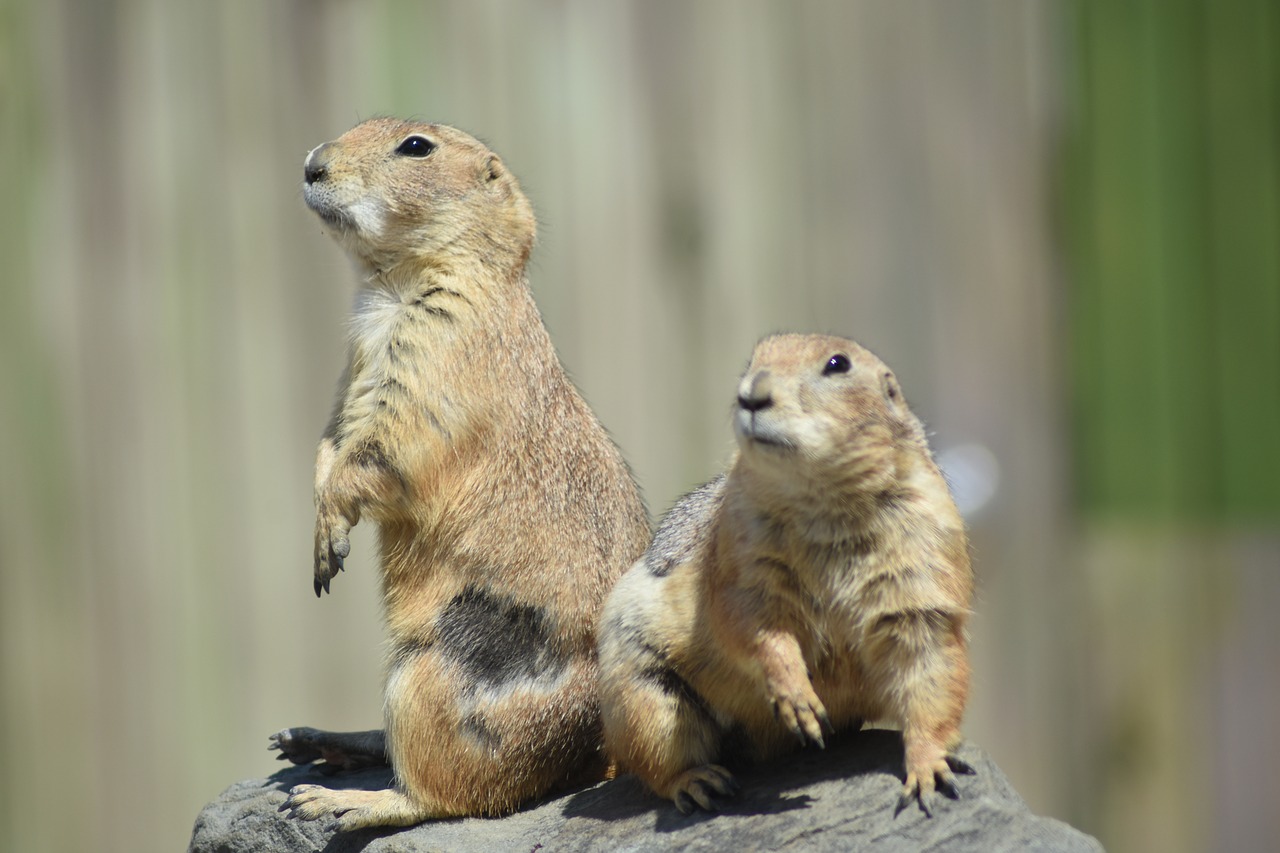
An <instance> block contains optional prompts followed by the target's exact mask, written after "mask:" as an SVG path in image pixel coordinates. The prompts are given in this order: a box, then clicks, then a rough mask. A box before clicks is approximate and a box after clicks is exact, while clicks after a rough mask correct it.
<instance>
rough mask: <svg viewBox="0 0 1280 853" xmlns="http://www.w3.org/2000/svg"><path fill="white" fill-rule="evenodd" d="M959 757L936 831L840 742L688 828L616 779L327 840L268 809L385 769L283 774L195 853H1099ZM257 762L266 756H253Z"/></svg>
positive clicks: (897, 748) (967, 748) (981, 760)
mask: <svg viewBox="0 0 1280 853" xmlns="http://www.w3.org/2000/svg"><path fill="white" fill-rule="evenodd" d="M959 754H960V757H962V758H963V759H965V760H966V761H968V762H969V763H970V764H972V765H973V767H974V768H975V769H976V770H977V773H976V775H973V776H957V777H956V778H957V788H959V792H960V798H959V799H958V800H946V799H940V800H939V801H938V802H939V805H938V808H937V809H936V810H935V812H934V816H933V817H926V816H925V814H924V813H923V812H921V810H920V809H919V807H918V806H911V807H909V808H907V809H905V810H903V811H902V812H901V813H899V814H897V815H895V814H894V807H895V805H896V804H897V801H898V793H899V791H900V790H901V788H902V781H901V779H902V775H901V774H902V772H903V771H902V740H901V738H900V737H899V736H898V734H897V733H896V732H890V731H883V730H870V731H864V732H860V733H858V734H853V735H847V736H844V737H841V738H839V739H838V740H836V741H835V742H834V743H831V744H829V745H828V747H827V749H826V750H825V751H819V750H816V749H813V748H810V749H806V750H805V751H803V752H800V753H797V754H795V755H793V756H790V757H789V758H786V759H783V760H779V761H775V762H772V763H770V764H766V765H761V766H759V767H755V768H749V769H746V770H745V771H742V772H739V773H738V774H737V775H738V781H739V782H741V783H742V793H741V794H740V795H739V796H738V797H737V798H736V799H734V800H731V801H726V802H725V803H724V808H723V809H722V810H721V811H720V812H718V813H716V814H707V813H705V812H703V813H698V814H693V815H689V816H685V815H682V814H680V813H679V812H678V811H677V810H676V809H675V807H674V806H673V805H672V804H671V803H669V802H667V801H665V800H659V799H657V798H656V797H654V796H652V795H651V794H649V793H648V792H647V791H645V790H644V788H643V787H642V786H641V785H640V783H639V782H638V781H637V780H636V779H634V778H632V777H630V776H622V777H620V778H618V779H614V780H612V781H609V782H602V783H600V784H598V785H596V786H594V787H592V788H587V789H584V790H579V791H576V792H572V793H569V794H565V795H563V796H560V797H558V798H557V799H554V800H550V801H547V802H541V803H537V804H534V805H532V806H530V807H528V808H526V809H525V810H523V811H520V812H517V813H516V814H513V815H510V816H508V817H504V818H498V819H483V818H469V819H464V820H444V821H431V822H428V823H425V824H421V825H419V826H415V827H410V828H408V829H402V830H358V831H355V832H349V833H337V834H335V833H331V832H326V831H325V830H324V828H323V825H322V824H321V823H319V822H310V823H308V822H303V821H297V820H290V819H288V818H286V817H285V815H283V814H280V813H279V812H278V811H277V809H278V808H279V806H280V805H281V803H283V802H284V800H285V794H286V792H287V791H288V790H289V789H290V788H292V787H293V786H294V785H298V784H302V783H304V782H316V783H320V784H323V785H326V786H329V787H344V788H366V789H375V788H383V787H386V786H387V785H388V784H389V783H390V780H391V773H390V771H389V770H387V769H385V768H381V769H373V770H362V771H353V772H344V773H337V774H326V773H324V772H322V771H321V769H320V768H318V767H315V766H308V767H289V768H287V769H285V770H281V771H280V772H278V773H275V774H274V775H272V776H269V777H267V778H266V779H251V780H248V781H245V782H237V783H236V784H234V785H232V786H231V787H230V788H228V789H227V790H226V791H224V792H223V793H222V795H221V796H220V797H218V799H216V800H214V801H213V802H212V803H210V804H209V805H208V806H206V807H205V808H204V810H203V811H202V812H201V813H200V816H199V817H198V818H197V819H196V825H195V830H194V832H193V833H192V836H191V846H190V850H191V851H192V853H215V851H216V853H249V852H250V851H262V850H272V851H295V850H296V851H325V853H347V852H348V851H366V853H389V852H390V851H419V850H421V851H426V850H486V851H487V850H512V851H535V850H536V851H544V853H553V851H562V850H620V851H631V850H672V849H681V850H707V851H720V850H832V851H837V850H838V851H845V850H855V849H862V848H864V847H867V846H870V845H875V849H877V850H912V851H917V850H939V851H942V850H946V851H956V850H981V851H1001V850H1008V851H1015V850H1017V851H1024V850H1072V851H1074V850H1079V851H1098V850H1101V849H1102V848H1101V846H1100V845H1099V844H1098V842H1097V841H1096V840H1095V839H1093V838H1091V837H1090V836H1088V835H1085V834H1083V833H1081V832H1078V831H1077V830H1075V829H1072V828H1071V827H1070V826H1068V825H1066V824H1064V823H1062V822H1060V821H1056V820H1052V819H1049V818H1043V817H1037V816H1035V815H1033V814H1032V813H1031V812H1030V811H1029V810H1028V809H1027V806H1026V803H1024V802H1023V801H1022V799H1021V798H1020V797H1019V796H1018V795H1017V794H1016V793H1015V792H1014V790H1013V788H1012V787H1011V786H1010V784H1009V780H1008V779H1006V778H1005V776H1004V774H1003V773H1001V772H1000V770H999V768H997V767H996V765H995V764H994V763H993V762H992V761H991V759H990V758H988V757H987V756H986V754H984V753H983V752H982V751H981V750H979V749H978V748H977V747H975V746H973V745H972V744H965V745H964V746H963V747H962V748H961V750H960V753H959ZM264 757H265V753H264Z"/></svg>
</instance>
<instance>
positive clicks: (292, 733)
mask: <svg viewBox="0 0 1280 853" xmlns="http://www.w3.org/2000/svg"><path fill="white" fill-rule="evenodd" d="M304 194H305V198H306V202H307V204H308V206H310V208H311V209H312V210H313V211H315V213H316V214H318V215H319V217H320V218H321V220H323V221H324V223H325V225H326V226H327V230H328V231H330V233H331V234H332V235H333V237H334V238H335V239H336V240H337V241H338V243H340V244H341V245H342V247H343V248H344V249H345V250H346V252H347V253H348V255H350V257H351V259H352V261H354V264H355V267H356V270H357V272H358V275H359V290H358V294H357V298H356V305H355V313H354V317H353V318H352V321H351V327H350V360H349V363H348V367H347V370H346V372H345V374H344V377H343V380H342V383H341V388H340V390H339V392H338V399H337V404H336V406H335V409H334V413H333V417H332V419H331V421H330V422H329V425H328V428H327V429H326V430H325V432H324V438H323V440H322V441H321V443H320V449H319V452H318V454H317V461H316V483H315V497H316V512H317V521H316V536H315V559H314V575H315V578H314V585H315V592H316V594H317V595H320V593H321V592H322V591H327V590H328V589H329V588H330V582H331V579H332V578H333V576H334V575H335V573H336V572H337V571H338V570H339V569H341V568H342V567H343V558H345V557H346V556H348V554H349V552H350V544H349V541H348V531H349V529H350V527H351V526H352V525H354V524H356V523H357V522H358V521H359V520H361V519H369V520H372V521H375V522H376V523H377V524H378V532H379V551H380V563H381V574H382V592H383V604H384V608H385V617H386V624H387V631H388V633H389V635H390V655H389V661H388V673H387V682H386V701H385V716H386V719H385V723H386V729H385V733H384V732H380V731H372V732H357V733H331V732H323V731H318V730H315V729H310V728H304V727H298V728H293V729H285V730H284V731H282V732H280V733H279V734H277V735H275V736H273V738H272V740H273V743H272V747H273V748H275V749H279V750H281V752H282V755H281V757H282V758H289V759H291V760H293V761H295V762H298V763H305V762H309V761H313V760H316V759H317V758H324V759H326V760H328V761H329V762H330V763H333V764H336V765H339V766H343V767H352V766H358V765H361V764H367V763H371V762H381V761H384V760H386V759H389V760H390V763H391V765H392V767H393V769H394V771H395V777H396V785H395V787H394V788H392V789H389V790H385V791H351V790H348V791H344V790H330V789H328V788H324V787H321V786H317V785H302V786H298V787H297V788H295V789H293V790H292V791H291V792H290V796H289V798H288V800H287V802H286V803H285V806H284V807H283V808H284V809H287V810H289V811H290V812H291V814H292V815H293V816H295V817H299V818H305V819H317V818H321V817H332V818H333V825H334V827H335V828H338V829H343V830H346V829H354V828H357V827H366V826H399V825H408V824H413V823H417V822H419V821H422V820H424V819H426V818H435V817H447V816H454V815H495V814H500V813H503V812H508V811H511V810H512V809H514V808H516V807H517V806H519V805H520V804H521V803H523V802H525V801H528V800H529V799H531V798H533V797H536V796H539V795H540V794H543V793H545V792H547V791H548V790H550V789H552V788H553V787H555V786H557V785H561V784H572V783H576V782H580V781H587V780H593V779H598V778H600V777H601V776H602V775H603V773H604V772H605V770H606V766H607V764H606V761H605V760H604V757H603V753H602V744H601V724H600V717H599V707H598V699H597V680H598V667H597V659H596V629H597V622H598V619H599V613H600V609H601V607H602V605H603V602H604V599H605V596H606V595H607V593H608V591H609V589H610V588H611V587H612V585H613V583H614V581H615V580H616V579H617V577H618V576H619V575H621V574H622V572H623V571H625V569H626V567H627V566H629V565H631V563H632V562H634V561H635V560H636V558H637V557H638V556H639V555H640V554H641V553H642V552H643V551H644V548H645V546H646V545H647V543H648V538H649V524H648V518H647V515H646V513H645V511H644V507H643V505H642V503H641V500H640V496H639V493H638V491H637V489H636V486H635V483H634V481H633V480H632V477H631V475H630V472H629V471H628V469H627V467H626V465H625V464H624V463H623V461H622V458H621V456H620V454H619V453H618V450H617V448H616V447H615V446H614V445H613V443H612V442H611V441H610V440H609V438H608V436H607V435H606V434H605V431H604V429H603V428H602V427H601V426H600V423H599V422H598V421H597V420H596V418H595V416H594V415H593V414H592V412H591V410H590V409H589V408H588V407H587V404H586V403H585V402H584V401H583V399H582V397H581V396H579V394H578V392H577V391H576V390H575V389H574V387H573V385H572V384H571V383H570V381H569V379H568V377H567V376H566V375H565V372H564V370H563V368H562V367H561V365H560V362H559V360H558V359H557V357H556V354H555V351H554V350H553V348H552V345H551V340H550V338H549V337H548V335H547V331H546V329H545V327H544V326H543V324H542V320H541V317H540V315H539V314H538V310H537V308H536V307H535V305H534V302H533V298H532V296H531V294H530V291H529V286H528V281H527V278H526V274H525V266H526V262H527V261H528V259H529V252H530V250H531V248H532V247H533V241H534V217H533V212H532V210H531V208H530V205H529V202H528V200H527V199H526V198H525V196H524V194H523V193H522V192H521V190H520V187H519V185H518V184H517V183H516V179H515V177H514V176H513V175H512V174H511V173H510V172H509V171H508V170H507V168H506V167H505V166H504V165H503V163H502V161H501V160H500V159H499V158H498V156H497V155H495V154H494V153H492V152H491V151H489V150H488V149H487V148H486V147H485V146H484V145H482V144H481V143H480V142H478V141H477V140H475V139H473V138H472V137H470V136H468V135H467V134H465V133H462V132H461V131H458V130H455V129H453V128H450V127H445V126H442V125H435V124H421V123H410V122H404V121H397V120H393V119H375V120H372V121H367V122H364V123H363V124H360V125H358V126H356V127H355V128H354V129H352V130H350V131H349V132H347V133H346V134H344V135H343V136H342V137H340V138H339V139H337V140H336V141H334V142H329V143H326V144H324V145H321V146H319V147H318V148H316V149H314V150H313V151H311V153H310V154H309V155H308V156H307V159H306V163H305V185H304ZM282 810H283V809H282Z"/></svg>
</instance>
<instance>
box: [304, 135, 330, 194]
mask: <svg viewBox="0 0 1280 853" xmlns="http://www.w3.org/2000/svg"><path fill="white" fill-rule="evenodd" d="M332 147H333V146H332V143H329V142H326V143H325V144H323V145H317V146H316V147H315V148H312V149H311V153H309V154H308V155H307V159H306V161H305V162H304V163H303V164H302V177H303V178H304V179H305V180H306V182H307V183H309V184H314V183H315V182H316V181H322V180H324V176H325V175H327V174H329V157H330V155H331V152H332Z"/></svg>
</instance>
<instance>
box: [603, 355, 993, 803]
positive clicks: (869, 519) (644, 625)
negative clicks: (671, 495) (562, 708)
mask: <svg viewBox="0 0 1280 853" xmlns="http://www.w3.org/2000/svg"><path fill="white" fill-rule="evenodd" d="M734 430H735V432H736V434H737V438H738V447H739V449H738V453H737V455H736V457H735V459H734V461H733V462H732V464H731V466H730V468H729V471H728V473H727V474H725V475H722V476H721V477H719V478H717V479H715V480H712V481H711V482H710V483H707V484H706V485H704V486H703V487H701V488H700V489H698V490H696V491H694V492H692V493H691V494H689V495H687V496H686V497H684V498H683V499H682V500H681V501H679V502H678V503H677V504H676V505H675V507H673V508H672V509H671V511H670V512H669V513H668V514H667V516H666V518H665V519H664V520H663V522H662V524H661V526H660V527H659V530H658V533H657V535H656V537H655V538H654V541H653V543H652V545H650V547H649V549H648V550H647V552H646V553H645V555H644V557H643V558H642V559H641V560H640V562H638V563H637V564H636V565H635V566H634V567H633V568H632V569H631V570H630V571H629V572H627V574H626V575H624V576H623V578H622V580H621V581H619V582H618V585H617V586H616V587H615V588H614V591H613V593H612V594H611V595H610V597H609V600H608V602H607V603H606V605H605V611H604V616H603V618H602V620H601V629H600V666H601V682H602V686H601V707H602V711H603V714H604V726H605V744H606V748H607V749H608V751H609V753H610V755H611V756H612V757H613V758H614V759H615V760H616V761H617V762H618V763H619V764H620V765H621V768H622V769H623V770H629V771H631V772H633V773H635V774H636V775H637V776H639V777H640V779H641V780H643V781H644V782H645V784H647V785H648V786H649V787H650V788H651V789H652V790H653V791H654V792H656V793H657V794H659V795H660V796H663V797H666V798H669V799H671V800H673V801H674V802H675V804H676V806H677V807H679V808H680V810H681V811H685V812H687V811H689V810H690V809H692V808H693V806H694V805H695V804H696V805H698V806H701V807H702V808H706V809H711V808H713V807H714V806H715V802H714V800H713V797H714V796H716V795H728V794H731V793H733V791H734V790H735V788H736V783H735V782H734V780H733V777H732V776H731V774H730V773H729V771H727V770H726V769H724V768H723V767H721V766H719V765H718V764H716V763H715V762H716V761H717V760H719V759H720V757H721V753H722V747H723V745H724V744H725V742H726V740H727V739H728V740H730V741H731V742H733V743H736V744H741V745H745V752H746V755H745V757H747V758H756V759H759V758H767V757H770V756H774V755H778V754H781V753H782V752H784V751H786V749H788V748H789V747H790V746H792V745H793V744H794V742H795V741H796V740H797V739H798V740H799V742H800V743H806V742H812V743H816V744H817V745H818V746H822V745H823V732H824V729H825V730H827V731H838V730H841V729H857V728H859V727H860V726H861V725H862V723H863V721H869V720H878V719H883V720H887V721H891V722H893V723H895V724H897V725H898V726H900V727H901V728H902V731H903V741H904V745H905V752H906V786H905V787H904V789H903V794H902V797H901V799H900V801H899V808H901V807H902V806H903V805H905V804H907V803H909V802H910V801H911V799H912V798H918V799H919V802H920V805H921V807H922V808H923V809H924V810H925V811H926V813H927V812H928V811H929V809H930V806H931V801H932V800H933V792H934V790H935V785H937V784H940V785H941V787H942V789H943V790H944V791H946V792H947V793H949V794H951V795H954V794H955V789H954V785H953V777H952V770H955V771H957V772H969V770H970V768H969V767H968V766H967V765H966V764H964V763H963V762H962V761H960V760H959V759H957V758H955V757H954V756H952V755H951V752H952V750H954V749H955V747H957V746H958V745H959V741H960V731H959V725H960V717H961V715H962V713H963V711H964V704H965V698H966V695H967V693H968V689H969V664H968V658H967V652H966V645H967V641H966V635H965V623H966V621H967V620H968V617H969V605H970V598H971V596H972V588H973V576H972V572H971V570H970V567H969V555H968V544H967V540H966V538H965V533H964V526H963V523H962V522H961V519H960V516H959V514H958V513H957V511H956V508H955V504H954V503H953V502H952V499H951V495H950V493H949V492H948V490H947V486H946V483H945V482H944V480H943V478H942V475H941V474H940V473H939V471H938V468H937V466H936V465H935V464H934V462H933V458H932V455H931V454H930V452H929V447H928V445H927V443H926V440H925V433H924V429H923V427H922V426H921V424H920V422H919V421H918V420H917V419H916V417H915V416H914V415H913V414H912V413H911V411H910V410H909V409H908V408H907V404H906V401H905V400H904V399H903V397H902V392H901V391H900V390H899V388H898V383H897V380H896V379H895V378H894V376H893V373H892V372H890V371H889V369H888V368H887V367H885V365H884V364H883V363H882V362H881V361H880V360H879V359H878V358H876V357H875V356H874V355H872V354H871V353H870V352H868V351H867V350H865V349H863V348H862V347H860V346H858V344H856V343H854V342H853V341H849V340H844V339H841V338H835V337H826V336H819V335H779V336H776V337H771V338H766V339H765V340H763V341H761V342H760V344H759V345H758V346H757V347H756V349H755V353H754V355H753V357H752V360H751V364H750V366H749V367H748V368H747V372H746V374H745V375H744V376H743V377H742V381H741V383H740V384H739V386H738V401H737V408H736V411H735V413H734ZM935 780H936V782H935Z"/></svg>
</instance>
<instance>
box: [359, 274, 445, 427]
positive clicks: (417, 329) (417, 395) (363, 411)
mask: <svg viewBox="0 0 1280 853" xmlns="http://www.w3.org/2000/svg"><path fill="white" fill-rule="evenodd" d="M429 319H431V318H430V316H429V315H427V314H426V313H425V312H424V311H423V309H422V303H421V297H420V296H416V295H414V294H413V293H412V292H408V291H406V292H401V291H399V290H396V289H392V288H389V287H388V288H365V289H362V290H361V291H360V292H359V294H358V295H357V297H356V303H355V309H354V311H353V312H352V315H351V321H350V327H349V336H350V347H351V375H350V379H349V385H348V387H347V390H346V395H345V400H344V403H343V420H344V424H345V427H346V431H347V432H348V433H349V434H350V433H355V432H362V431H365V430H384V429H393V428H397V427H406V426H413V425H415V424H416V422H417V421H418V419H419V417H420V415H421V414H422V413H423V412H424V411H428V410H429V409H424V407H423V403H424V395H425V394H426V390H427V386H428V383H426V382H425V381H424V380H425V379H426V376H425V374H426V371H427V370H429V369H430V364H431V359H430V352H429V349H430V348H431V347H430V344H431V342H432V338H433V336H435V335H438V334H439V330H437V329H434V328H428V324H427V322H426V321H427V320H429ZM431 385H432V386H433V387H435V386H438V385H439V382H433V383H431Z"/></svg>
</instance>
